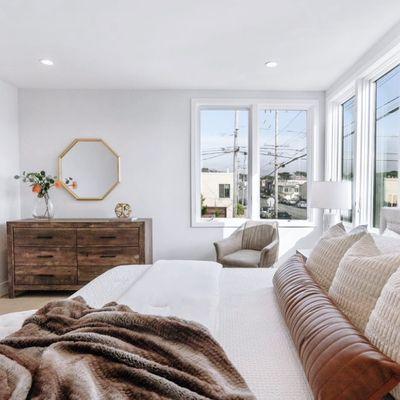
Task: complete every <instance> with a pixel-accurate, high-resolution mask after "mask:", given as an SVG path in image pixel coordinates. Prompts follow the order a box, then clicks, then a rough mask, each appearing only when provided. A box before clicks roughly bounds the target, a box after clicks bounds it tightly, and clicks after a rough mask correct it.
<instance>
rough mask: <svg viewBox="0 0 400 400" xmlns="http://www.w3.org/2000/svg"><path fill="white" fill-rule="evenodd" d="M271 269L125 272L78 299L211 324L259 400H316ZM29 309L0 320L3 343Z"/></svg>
mask: <svg viewBox="0 0 400 400" xmlns="http://www.w3.org/2000/svg"><path fill="white" fill-rule="evenodd" d="M274 272H275V270H274V269H241V268H237V269H236V268H235V269H222V270H221V266H220V265H219V264H216V263H213V262H201V261H160V262H157V263H155V264H154V265H153V266H135V267H132V266H121V267H116V268H113V269H112V270H110V271H108V272H106V273H105V274H103V275H101V276H100V277H98V278H96V279H95V280H94V281H92V282H90V283H89V284H88V285H86V286H85V287H83V288H82V289H80V290H79V291H78V292H76V293H75V294H74V296H76V295H81V296H82V297H84V298H85V299H86V301H87V302H88V303H89V304H90V305H92V306H94V307H100V306H102V305H103V304H105V303H107V302H110V301H117V302H119V303H122V304H127V305H129V306H130V307H132V308H133V309H134V310H137V311H140V312H143V313H148V314H157V315H174V316H177V317H180V318H185V319H189V320H193V321H196V322H199V323H202V324H203V325H205V326H207V327H208V328H209V329H210V331H211V332H212V334H213V335H214V336H215V337H216V339H217V340H218V341H219V342H220V343H221V345H222V346H223V348H224V349H225V351H226V352H227V354H228V356H229V358H230V359H231V361H232V362H233V363H234V365H235V366H236V367H237V368H238V370H239V371H240V373H241V374H242V375H243V377H244V378H245V379H246V381H247V383H248V385H249V387H250V388H251V390H252V391H253V393H254V394H255V395H256V396H257V398H258V399H260V400H264V399H265V400H282V399H285V400H311V399H312V398H313V397H312V394H311V392H310V389H309V386H308V384H307V381H306V378H305V376H304V373H303V370H302V368H301V364H300V361H299V359H298V356H297V353H296V349H295V348H294V346H293V343H292V340H291V338H290V335H289V333H288V331H287V329H286V325H285V323H284V321H283V319H282V317H281V314H280V312H279V309H278V306H277V304H276V301H275V296H274V293H273V288H272V277H273V274H274ZM33 312H34V310H32V311H26V312H23V313H14V314H7V315H3V316H0V338H1V337H4V336H6V335H8V334H10V333H12V332H13V331H15V330H17V329H19V327H20V326H21V324H22V322H23V321H24V319H25V318H26V317H27V316H28V315H30V314H32V313H33Z"/></svg>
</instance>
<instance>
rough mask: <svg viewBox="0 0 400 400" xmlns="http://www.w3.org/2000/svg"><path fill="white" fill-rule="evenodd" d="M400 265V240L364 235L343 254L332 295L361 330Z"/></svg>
mask: <svg viewBox="0 0 400 400" xmlns="http://www.w3.org/2000/svg"><path fill="white" fill-rule="evenodd" d="M399 267H400V240H398V239H393V238H385V237H382V236H377V235H375V236H372V235H371V234H369V233H368V234H367V235H365V236H364V237H363V238H362V239H360V240H359V241H358V242H357V243H356V244H355V245H354V246H353V247H352V248H351V249H350V250H349V251H348V252H347V253H346V254H345V256H344V257H343V259H342V261H341V262H340V264H339V268H338V270H337V272H336V275H335V278H334V280H333V282H332V286H331V287H330V289H329V296H330V297H331V298H332V300H333V301H334V302H335V303H336V305H337V306H338V307H339V309H340V310H341V311H342V312H343V313H344V314H346V316H347V317H348V318H349V319H350V321H351V322H352V323H353V324H354V325H355V326H356V328H357V329H358V330H359V331H360V332H364V330H365V327H366V325H367V322H368V319H369V316H370V314H371V312H372V310H373V309H374V307H375V304H376V301H377V300H378V297H379V296H380V294H381V291H382V289H383V287H384V286H385V284H386V282H387V281H388V279H389V278H390V276H391V275H392V274H393V273H394V272H395V271H396V270H397V269H398V268H399Z"/></svg>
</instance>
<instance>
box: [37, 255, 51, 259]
mask: <svg viewBox="0 0 400 400" xmlns="http://www.w3.org/2000/svg"><path fill="white" fill-rule="evenodd" d="M53 257H54V256H53V255H51V254H44V255H41V256H37V258H53Z"/></svg>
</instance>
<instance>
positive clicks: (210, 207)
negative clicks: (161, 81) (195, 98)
mask: <svg viewBox="0 0 400 400" xmlns="http://www.w3.org/2000/svg"><path fill="white" fill-rule="evenodd" d="M248 137H249V111H248V110H241V109H201V110H200V141H201V212H202V216H203V217H208V218H209V217H215V218H243V217H247V196H248V191H247V162H248V157H247V156H248ZM231 189H232V190H231Z"/></svg>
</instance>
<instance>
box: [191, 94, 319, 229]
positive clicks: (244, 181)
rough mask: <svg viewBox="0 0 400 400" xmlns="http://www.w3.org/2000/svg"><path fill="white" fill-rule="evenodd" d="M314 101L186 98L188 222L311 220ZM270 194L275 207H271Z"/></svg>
mask: <svg viewBox="0 0 400 400" xmlns="http://www.w3.org/2000/svg"><path fill="white" fill-rule="evenodd" d="M318 107H319V101H318V100H287V101H286V100H270V101H263V100H257V99H255V100H254V99H253V100H247V99H237V100H235V99H228V100H218V99H199V100H192V226H239V225H240V224H242V223H243V222H244V221H243V220H244V219H247V218H251V219H260V218H262V219H279V220H283V221H282V222H281V225H282V224H283V225H285V224H291V225H292V226H304V225H309V224H310V223H312V218H313V215H314V212H313V211H312V210H309V209H308V207H307V187H308V182H309V181H310V180H318V179H321V178H322V176H321V175H322V173H323V171H322V169H321V168H318V169H316V168H315V163H317V162H319V160H321V158H320V156H319V153H318V150H319V149H320V148H321V147H322V146H321V144H320V142H319V140H320V138H319V135H318V129H319V122H318V116H319V113H318V110H319V108H318ZM275 199H277V201H276V207H275Z"/></svg>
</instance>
